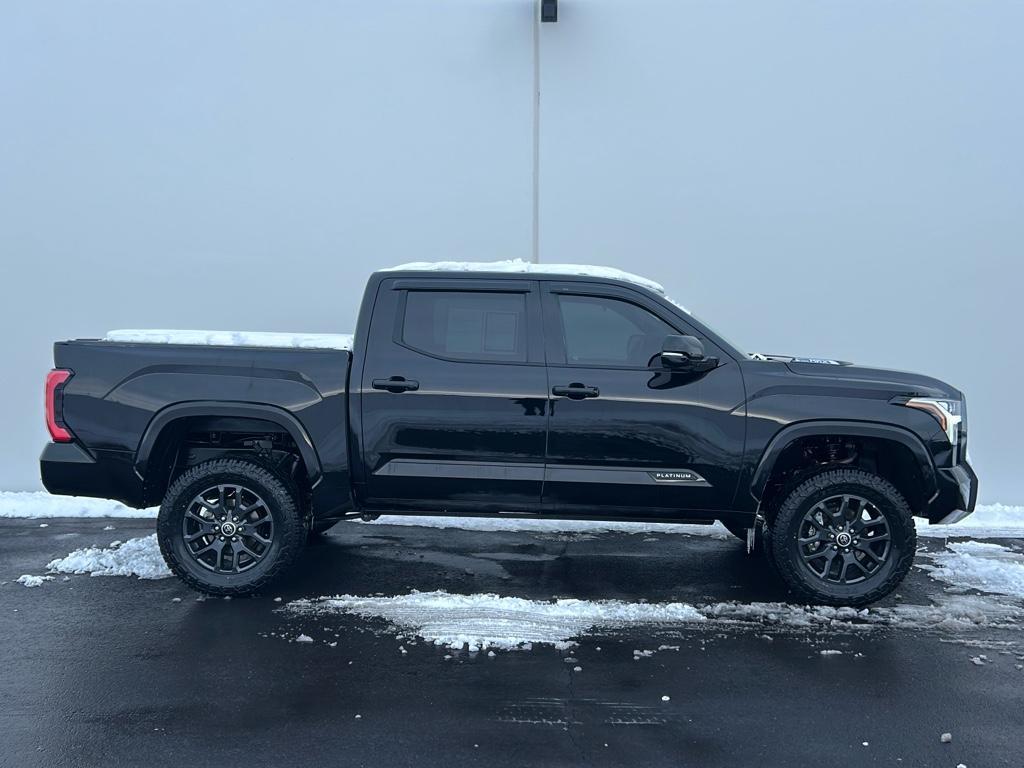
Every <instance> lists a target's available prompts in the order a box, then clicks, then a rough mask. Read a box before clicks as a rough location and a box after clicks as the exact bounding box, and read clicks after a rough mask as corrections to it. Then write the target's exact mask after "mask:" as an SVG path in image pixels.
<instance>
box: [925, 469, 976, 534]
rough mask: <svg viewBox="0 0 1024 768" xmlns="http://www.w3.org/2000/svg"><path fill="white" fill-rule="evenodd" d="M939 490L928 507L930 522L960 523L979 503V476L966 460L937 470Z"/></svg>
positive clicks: (941, 523) (937, 523)
mask: <svg viewBox="0 0 1024 768" xmlns="http://www.w3.org/2000/svg"><path fill="white" fill-rule="evenodd" d="M936 475H937V479H938V481H939V492H938V494H937V495H936V497H935V499H934V500H933V501H932V503H931V504H930V505H929V507H928V522H930V523H932V524H936V525H950V524H952V523H958V522H960V521H961V520H963V519H964V518H965V517H967V516H968V515H969V514H971V513H972V512H973V511H974V507H975V505H976V504H977V503H978V476H977V475H976V474H975V473H974V469H973V468H972V467H971V465H970V464H968V463H967V462H966V461H963V462H961V463H960V464H957V465H956V466H955V467H949V468H940V469H939V470H938V471H937V472H936Z"/></svg>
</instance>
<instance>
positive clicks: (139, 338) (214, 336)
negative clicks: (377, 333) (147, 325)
mask: <svg viewBox="0 0 1024 768" xmlns="http://www.w3.org/2000/svg"><path fill="white" fill-rule="evenodd" d="M103 340H104V341H122V342H132V343H142V344H200V345H207V346H211V345H212V346H216V347H285V348H299V349H341V350H349V349H352V334H350V333H270V332H264V331H179V330H169V329H144V328H125V329H121V330H117V331H110V332H108V333H107V335H106V336H104V337H103Z"/></svg>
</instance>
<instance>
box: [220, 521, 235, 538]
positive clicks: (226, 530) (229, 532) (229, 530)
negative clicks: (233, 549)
mask: <svg viewBox="0 0 1024 768" xmlns="http://www.w3.org/2000/svg"><path fill="white" fill-rule="evenodd" d="M237 529H238V526H236V525H235V524H234V523H221V526H220V531H221V533H223V534H224V535H225V536H234V535H235V531H236V530H237Z"/></svg>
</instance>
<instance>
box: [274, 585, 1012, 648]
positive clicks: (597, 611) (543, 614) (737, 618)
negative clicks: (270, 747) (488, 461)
mask: <svg viewBox="0 0 1024 768" xmlns="http://www.w3.org/2000/svg"><path fill="white" fill-rule="evenodd" d="M286 608H287V610H290V611H293V612H296V613H299V614H310V615H323V614H329V613H342V614H354V615H357V616H360V617H363V618H379V619H383V620H385V621H387V622H388V624H389V625H390V626H391V627H392V628H393V630H394V631H395V632H398V633H412V634H415V635H418V636H419V637H421V638H423V639H424V640H427V641H428V642H433V643H434V644H435V645H444V646H449V647H452V648H466V649H468V650H470V651H478V650H480V649H485V648H506V649H511V648H530V647H532V646H533V644H535V643H536V644H548V645H554V646H555V647H556V648H566V647H569V646H571V645H573V641H574V639H575V638H579V637H581V636H583V635H587V634H595V633H597V632H600V631H608V630H616V629H622V628H626V627H632V626H639V625H645V626H656V627H661V628H680V627H683V626H693V625H695V624H701V623H703V622H708V621H714V622H716V623H720V624H729V625H733V626H737V627H749V628H754V629H757V630H762V629H764V628H765V627H774V628H780V629H790V630H797V631H807V630H810V631H813V632H816V633H817V632H821V631H823V630H837V631H847V632H848V631H852V630H858V629H859V630H870V629H872V628H875V627H897V628H900V629H915V630H926V631H937V632H953V633H959V632H963V631H968V630H975V629H979V628H983V627H999V628H1006V629H1020V628H1021V625H1022V624H1024V607H1021V606H1020V605H1014V604H1010V603H1008V602H1006V601H1003V600H994V599H992V598H991V597H985V596H979V595H973V596H970V595H947V596H943V597H942V598H940V599H939V600H938V601H937V602H936V603H934V604H932V605H898V606H895V607H892V608H862V609H859V610H858V609H855V608H832V607H828V606H801V605H793V604H790V603H739V602H725V603H711V604H707V605H691V604H689V603H642V602H625V601H621V600H601V601H591V600H555V601H553V602H543V601H537V600H527V599H524V598H518V597H500V596H498V595H495V594H473V595H454V594H450V593H448V592H443V591H438V592H412V593H410V594H407V595H396V596H393V597H379V596H375V597H357V596H355V595H340V596H336V597H321V598H318V599H316V600H296V601H295V602H292V603H289V604H288V605H287V606H286ZM653 653H654V652H653V651H634V655H637V656H639V657H643V656H647V655H653Z"/></svg>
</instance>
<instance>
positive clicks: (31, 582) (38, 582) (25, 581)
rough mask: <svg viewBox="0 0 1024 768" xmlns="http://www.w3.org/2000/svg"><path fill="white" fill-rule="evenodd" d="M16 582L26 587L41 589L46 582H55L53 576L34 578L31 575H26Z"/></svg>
mask: <svg viewBox="0 0 1024 768" xmlns="http://www.w3.org/2000/svg"><path fill="white" fill-rule="evenodd" d="M15 581H16V582H17V583H18V584H21V585H23V586H26V587H41V586H43V583H44V582H47V581H53V576H33V575H32V574H31V573H26V574H25V575H24V576H19V577H18V578H16V579H15Z"/></svg>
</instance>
